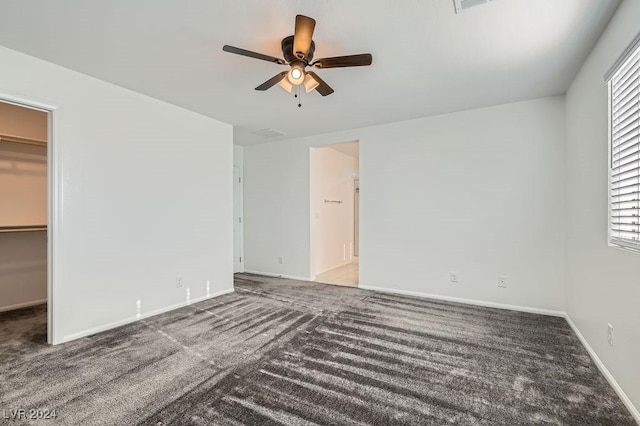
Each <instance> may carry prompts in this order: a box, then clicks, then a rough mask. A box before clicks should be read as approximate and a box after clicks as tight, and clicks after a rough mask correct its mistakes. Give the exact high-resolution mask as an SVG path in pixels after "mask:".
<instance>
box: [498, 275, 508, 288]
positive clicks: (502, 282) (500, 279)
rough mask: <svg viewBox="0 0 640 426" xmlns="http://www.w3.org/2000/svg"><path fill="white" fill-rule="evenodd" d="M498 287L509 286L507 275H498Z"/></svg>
mask: <svg viewBox="0 0 640 426" xmlns="http://www.w3.org/2000/svg"><path fill="white" fill-rule="evenodd" d="M498 287H501V288H507V277H504V276H500V277H498Z"/></svg>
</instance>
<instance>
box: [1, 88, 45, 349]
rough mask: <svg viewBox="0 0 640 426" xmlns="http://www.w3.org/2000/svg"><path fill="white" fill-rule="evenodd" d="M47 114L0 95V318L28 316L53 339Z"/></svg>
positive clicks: (3, 319)
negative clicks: (0, 205) (0, 203)
mask: <svg viewBox="0 0 640 426" xmlns="http://www.w3.org/2000/svg"><path fill="white" fill-rule="evenodd" d="M51 122H52V113H51V111H50V110H46V109H43V108H40V107H37V106H31V105H27V104H24V103H21V102H14V101H13V100H9V99H4V98H0V199H1V200H2V204H3V208H2V209H0V321H11V319H12V318H15V317H24V316H27V317H29V319H30V321H33V323H34V325H35V329H37V330H40V331H41V333H38V339H39V338H42V340H43V343H44V342H45V341H47V342H48V343H52V342H53V325H52V323H53V307H52V294H53V291H52V289H53V282H52V265H51V259H52V255H53V254H52V247H53V244H52V231H51V220H50V218H52V217H53V214H54V211H53V209H51V208H50V207H49V206H50V203H51V202H52V200H53V197H52V195H51V188H52V187H53V185H52V182H51V176H52V175H53V173H52V169H53V168H52V162H51V153H52V147H51V143H50V142H51V137H50V135H51Z"/></svg>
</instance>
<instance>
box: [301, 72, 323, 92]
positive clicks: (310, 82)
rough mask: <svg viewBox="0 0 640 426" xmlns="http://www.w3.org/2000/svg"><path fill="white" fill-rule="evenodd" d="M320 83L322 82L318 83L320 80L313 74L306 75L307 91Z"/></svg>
mask: <svg viewBox="0 0 640 426" xmlns="http://www.w3.org/2000/svg"><path fill="white" fill-rule="evenodd" d="M319 85H320V83H318V81H317V80H316V79H315V78H313V77H312V76H311V74H306V75H305V76H304V90H306V91H307V93H309V92H311V91H312V90H314V89H315V88H316V87H318V86H319Z"/></svg>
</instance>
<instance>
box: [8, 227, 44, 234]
mask: <svg viewBox="0 0 640 426" xmlns="http://www.w3.org/2000/svg"><path fill="white" fill-rule="evenodd" d="M46 230H47V225H29V226H0V234H2V233H8V232H35V231H46Z"/></svg>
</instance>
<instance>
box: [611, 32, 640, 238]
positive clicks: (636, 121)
mask: <svg viewBox="0 0 640 426" xmlns="http://www.w3.org/2000/svg"><path fill="white" fill-rule="evenodd" d="M607 80H608V84H609V137H610V142H611V144H610V146H609V153H610V166H611V167H610V176H609V242H610V243H611V244H615V245H618V246H622V247H626V248H630V249H635V250H640V36H639V37H636V40H635V41H634V43H632V44H631V46H630V47H629V48H628V49H627V50H626V51H625V53H624V54H623V55H622V57H621V58H620V59H619V60H618V61H617V62H616V64H615V65H614V67H613V68H612V70H611V71H610V72H609V73H608V74H607Z"/></svg>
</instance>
